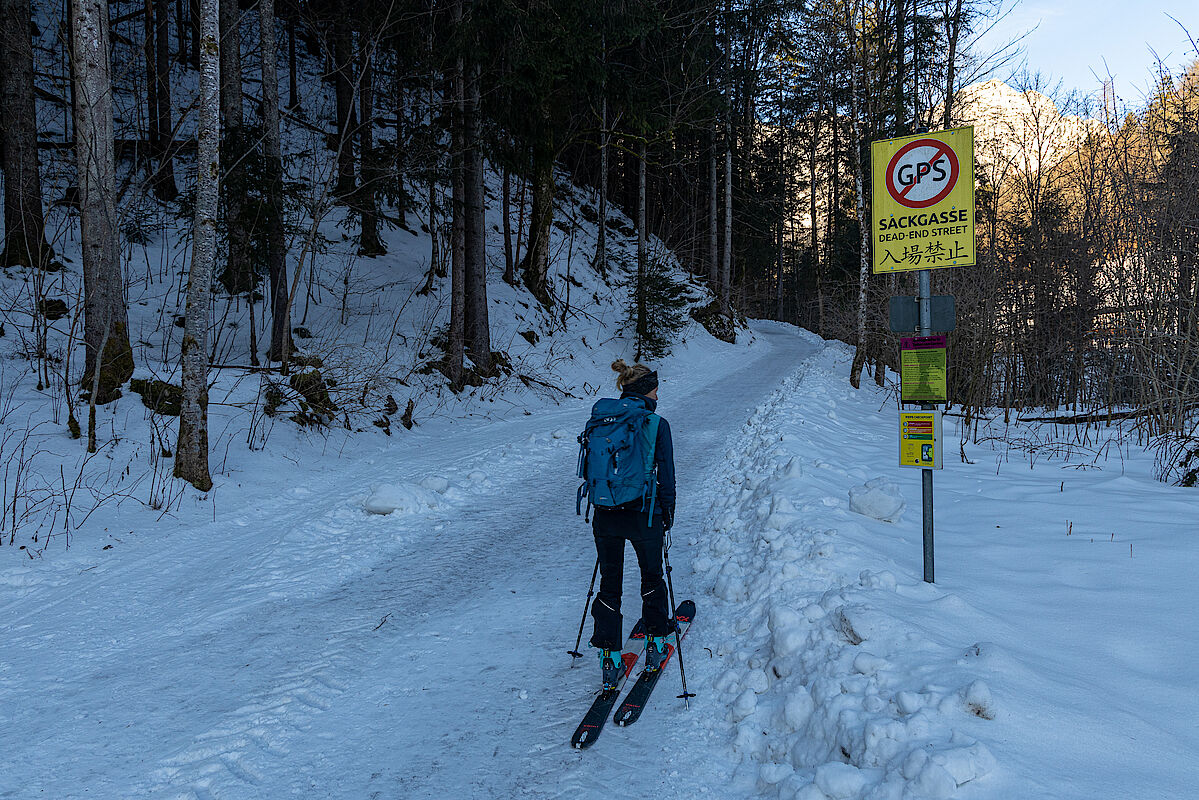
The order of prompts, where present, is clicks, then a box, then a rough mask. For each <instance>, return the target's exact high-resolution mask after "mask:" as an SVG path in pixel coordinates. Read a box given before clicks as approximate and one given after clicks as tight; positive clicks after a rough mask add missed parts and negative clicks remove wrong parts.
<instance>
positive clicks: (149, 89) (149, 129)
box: [138, 0, 159, 184]
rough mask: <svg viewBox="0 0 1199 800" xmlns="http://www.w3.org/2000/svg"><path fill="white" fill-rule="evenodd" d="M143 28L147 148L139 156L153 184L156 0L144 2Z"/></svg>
mask: <svg viewBox="0 0 1199 800" xmlns="http://www.w3.org/2000/svg"><path fill="white" fill-rule="evenodd" d="M142 23H143V24H142V27H143V29H144V33H145V40H144V41H143V42H142V57H143V59H144V61H145V67H146V146H145V149H144V152H143V151H142V148H141V147H138V151H139V152H138V155H139V156H141V157H143V158H144V159H145V162H146V169H147V171H148V173H149V176H150V183H151V184H153V183H154V182H155V181H156V180H157V178H158V175H157V173H156V172H155V170H154V159H155V158H156V157H157V156H158V150H159V132H158V74H157V67H158V59H157V58H156V56H155V46H154V45H155V42H156V41H157V36H156V35H155V32H154V30H155V29H154V0H142Z"/></svg>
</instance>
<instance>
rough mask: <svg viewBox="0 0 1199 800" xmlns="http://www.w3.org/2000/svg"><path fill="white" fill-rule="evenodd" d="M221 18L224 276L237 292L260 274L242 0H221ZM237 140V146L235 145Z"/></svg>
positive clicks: (251, 285)
mask: <svg viewBox="0 0 1199 800" xmlns="http://www.w3.org/2000/svg"><path fill="white" fill-rule="evenodd" d="M220 22H221V52H220V57H221V64H220V77H221V95H220V97H221V99H220V103H221V119H222V127H221V128H220V131H221V134H222V136H223V137H224V146H225V161H226V162H227V163H228V164H229V165H230V166H229V170H228V174H227V175H226V176H225V182H226V185H225V213H226V219H225V225H226V228H227V230H228V239H229V255H228V258H227V260H226V262H225V270H224V280H225V283H226V285H227V286H229V287H231V291H232V292H234V293H237V292H242V291H247V292H253V291H254V282H255V281H256V277H255V276H254V275H253V274H252V270H251V268H250V236H249V231H247V230H246V227H247V224H246V222H247V221H246V218H245V217H246V213H245V202H244V193H245V192H246V191H247V190H248V187H247V186H246V178H245V174H246V172H245V169H244V167H243V166H242V156H243V155H244V152H243V151H244V148H245V147H246V146H247V142H246V137H245V135H244V132H243V126H244V125H245V117H244V114H243V111H242V85H241V30H240V22H241V11H240V9H239V8H238V0H220ZM233 143H236V146H235V147H234V146H231V145H232V144H233Z"/></svg>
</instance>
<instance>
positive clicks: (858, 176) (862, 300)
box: [848, 3, 870, 389]
mask: <svg viewBox="0 0 1199 800" xmlns="http://www.w3.org/2000/svg"><path fill="white" fill-rule="evenodd" d="M852 15H853V16H852V17H851V19H850V24H849V26H848V31H849V45H850V52H851V53H852V54H853V56H852V57H853V60H852V61H851V62H850V65H849V87H850V88H849V122H850V130H852V131H853V137H852V141H851V142H850V143H849V145H850V150H851V154H852V162H853V179H854V191H855V192H856V196H857V203H856V206H855V208H856V210H857V217H858V226H859V230H860V232H861V235H860V242H859V248H860V249H859V253H858V256H859V259H858V330H857V333H858V337H857V349H856V350H855V351H854V357H853V364H852V365H851V367H850V374H849V382H850V384H852V385H853V388H855V389H857V388H858V386H859V385H860V384H861V380H862V367H864V366H865V364H866V354H867V353H866V351H867V342H866V289H867V285H868V284H867V281H868V279H869V278H870V219H869V217H868V216H867V214H866V186H865V179H864V174H863V167H862V135H861V130H860V127H859V121H858V59H859V54H858V43H857V35H856V32H857V27H856V26H857V17H858V7H857V4H856V3H855V4H854V6H853V11H852Z"/></svg>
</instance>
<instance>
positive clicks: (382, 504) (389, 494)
mask: <svg viewBox="0 0 1199 800" xmlns="http://www.w3.org/2000/svg"><path fill="white" fill-rule="evenodd" d="M442 482H444V479H442ZM437 485H440V483H434V486H437ZM445 486H446V488H448V487H449V484H448V482H447V483H445ZM441 491H442V492H444V491H445V489H442V490H441ZM440 505H441V498H440V497H439V496H438V493H437V490H436V489H435V488H433V487H429V488H426V487H424V486H418V485H416V484H412V483H401V484H391V483H385V484H383V485H381V486H377V487H375V488H374V489H373V490H372V491H371V494H370V496H369V497H367V498H366V499H365V500H364V501H362V508H363V510H365V511H367V512H368V513H370V514H392V513H394V512H396V511H399V512H400V513H401V514H408V513H412V512H416V511H431V510H433V509H435V508H438V507H439V506H440Z"/></svg>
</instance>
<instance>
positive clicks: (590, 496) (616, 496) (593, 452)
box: [575, 397, 660, 519]
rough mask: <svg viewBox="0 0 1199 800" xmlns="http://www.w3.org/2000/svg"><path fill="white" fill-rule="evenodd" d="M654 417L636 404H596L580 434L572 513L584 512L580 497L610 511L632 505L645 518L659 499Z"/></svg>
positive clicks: (624, 400) (632, 401)
mask: <svg viewBox="0 0 1199 800" xmlns="http://www.w3.org/2000/svg"><path fill="white" fill-rule="evenodd" d="M659 419H660V418H659V417H658V415H657V414H654V413H652V412H650V411H649V409H647V408H646V407H645V405H644V403H642V402H641V401H640V400H638V399H637V398H633V397H624V398H621V399H619V400H612V399H603V400H597V401H596V403H595V405H594V406H592V408H591V419H589V420H588V421H587V427H585V428H584V429H583V433H582V434H580V435H579V477H580V478H581V479H582V480H583V483H582V485H581V486H579V493H578V499H577V502H576V504H575V513H578V514H581V513H583V511H582V508H583V498H584V497H586V498H587V508H588V511H590V509H591V506H597V507H600V508H612V507H614V506H623V505H625V504H626V503H631V502H633V501H635V500H640V501H641V507H642V509H644V508H645V507H646V506H645V504H646V502H647V501H648V503H649V516H650V518H651V519H652V518H653V515H654V502H655V501H656V500H657V497H658V470H657V467H656V466H655V464H654V446H655V444H657V441H658V420H659Z"/></svg>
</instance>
